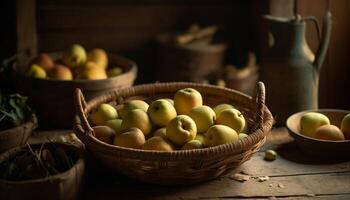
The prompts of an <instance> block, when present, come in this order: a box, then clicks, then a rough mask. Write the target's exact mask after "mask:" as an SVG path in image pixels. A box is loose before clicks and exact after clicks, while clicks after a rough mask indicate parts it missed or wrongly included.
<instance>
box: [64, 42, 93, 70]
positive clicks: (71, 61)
mask: <svg viewBox="0 0 350 200" xmlns="http://www.w3.org/2000/svg"><path fill="white" fill-rule="evenodd" d="M86 58H87V55H86V51H85V49H84V47H83V46H81V45H80V44H73V45H72V46H71V47H70V48H69V49H68V50H67V51H66V52H65V53H64V54H63V58H62V61H63V63H64V64H65V65H67V66H68V67H70V68H77V67H80V66H82V65H83V64H84V63H85V62H86Z"/></svg>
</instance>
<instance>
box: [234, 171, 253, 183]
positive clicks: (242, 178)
mask: <svg viewBox="0 0 350 200" xmlns="http://www.w3.org/2000/svg"><path fill="white" fill-rule="evenodd" d="M230 178H231V179H233V180H235V181H239V182H244V181H248V180H249V179H250V176H249V175H245V174H241V173H235V174H233V175H232V176H231V177H230Z"/></svg>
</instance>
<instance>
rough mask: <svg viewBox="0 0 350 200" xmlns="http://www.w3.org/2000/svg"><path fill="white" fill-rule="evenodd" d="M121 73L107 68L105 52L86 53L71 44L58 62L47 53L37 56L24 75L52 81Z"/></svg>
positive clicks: (94, 78) (106, 76)
mask: <svg viewBox="0 0 350 200" xmlns="http://www.w3.org/2000/svg"><path fill="white" fill-rule="evenodd" d="M121 73H122V69H121V68H120V67H108V55H107V53H106V51H105V50H103V49H101V48H94V49H92V50H90V51H89V52H86V50H85V48H84V47H83V46H81V45H79V44H73V45H72V46H71V47H70V48H69V49H68V50H66V51H65V52H64V53H63V56H62V58H59V59H58V60H53V59H52V58H51V57H50V56H49V55H48V54H47V53H41V54H39V55H38V56H37V57H35V58H34V59H33V60H32V61H31V62H30V65H29V67H28V69H27V71H26V73H25V75H26V76H28V77H32V78H42V79H44V78H47V79H54V80H73V79H86V80H97V79H106V78H108V77H113V76H117V75H119V74H121Z"/></svg>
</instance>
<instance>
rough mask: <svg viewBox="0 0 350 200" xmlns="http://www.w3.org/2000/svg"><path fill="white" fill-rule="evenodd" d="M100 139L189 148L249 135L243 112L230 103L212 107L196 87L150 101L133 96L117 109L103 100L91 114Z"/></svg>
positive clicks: (129, 144) (152, 147)
mask: <svg viewBox="0 0 350 200" xmlns="http://www.w3.org/2000/svg"><path fill="white" fill-rule="evenodd" d="M89 120H90V123H92V124H93V125H94V126H93V130H94V135H95V137H96V138H97V139H99V140H101V141H103V142H105V143H108V144H113V145H117V146H122V147H128V148H135V149H146V150H158V151H173V150H180V149H181V150H188V149H200V148H205V147H212V146H216V145H221V144H227V143H232V142H235V141H236V140H238V139H240V138H243V137H246V136H247V135H246V134H245V133H244V132H245V131H246V129H247V123H246V120H245V118H244V116H243V114H242V113H241V112H240V111H239V110H237V109H235V108H234V107H233V106H232V105H230V104H219V105H217V106H215V107H214V109H212V108H211V107H209V106H206V105H203V99H202V95H201V94H200V93H199V92H198V91H197V90H195V89H193V88H185V89H181V90H178V91H177V92H176V94H175V96H174V99H168V98H164V99H158V100H155V101H153V102H151V103H150V104H147V103H146V102H145V101H142V100H130V101H128V102H126V103H125V104H123V105H121V107H120V108H119V109H116V108H115V107H114V106H112V105H110V104H100V105H99V106H98V107H97V108H96V110H94V111H93V112H92V113H91V114H90V115H89Z"/></svg>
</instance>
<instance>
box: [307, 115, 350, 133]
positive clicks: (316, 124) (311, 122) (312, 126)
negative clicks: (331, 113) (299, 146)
mask: <svg viewBox="0 0 350 200" xmlns="http://www.w3.org/2000/svg"><path fill="white" fill-rule="evenodd" d="M300 132H301V134H303V135H306V136H309V137H312V138H316V139H322V140H345V139H350V113H349V114H347V115H346V116H345V117H344V118H343V119H342V122H341V125H340V128H339V127H337V126H335V125H332V124H331V123H330V121H329V118H328V117H327V116H326V115H324V114H322V113H318V112H307V113H305V114H304V115H303V116H302V117H301V118H300Z"/></svg>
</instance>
